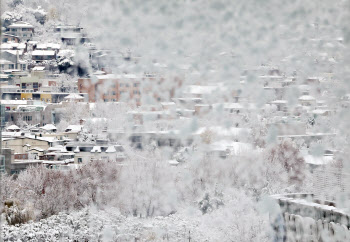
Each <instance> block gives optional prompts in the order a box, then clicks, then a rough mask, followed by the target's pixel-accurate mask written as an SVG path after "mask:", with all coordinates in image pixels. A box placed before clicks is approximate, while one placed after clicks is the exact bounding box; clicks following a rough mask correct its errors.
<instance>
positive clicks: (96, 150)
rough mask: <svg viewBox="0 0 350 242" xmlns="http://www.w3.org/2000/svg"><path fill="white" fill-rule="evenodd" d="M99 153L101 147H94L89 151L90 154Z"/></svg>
mask: <svg viewBox="0 0 350 242" xmlns="http://www.w3.org/2000/svg"><path fill="white" fill-rule="evenodd" d="M96 152H98V153H101V147H100V146H94V147H93V148H92V150H91V153H96Z"/></svg>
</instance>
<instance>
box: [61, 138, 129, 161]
mask: <svg viewBox="0 0 350 242" xmlns="http://www.w3.org/2000/svg"><path fill="white" fill-rule="evenodd" d="M66 148H67V151H68V152H70V151H73V152H74V153H75V156H74V163H75V164H87V163H89V162H91V161H95V160H105V161H122V160H124V159H125V158H126V156H125V154H124V149H123V147H122V146H121V145H113V144H106V143H105V144H98V143H86V142H84V143H83V142H72V143H68V144H67V146H66Z"/></svg>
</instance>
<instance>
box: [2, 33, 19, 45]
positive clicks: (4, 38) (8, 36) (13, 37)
mask: <svg viewBox="0 0 350 242" xmlns="http://www.w3.org/2000/svg"><path fill="white" fill-rule="evenodd" d="M7 42H13V43H18V42H20V39H19V37H18V36H16V35H12V34H7V33H3V34H2V35H1V43H7Z"/></svg>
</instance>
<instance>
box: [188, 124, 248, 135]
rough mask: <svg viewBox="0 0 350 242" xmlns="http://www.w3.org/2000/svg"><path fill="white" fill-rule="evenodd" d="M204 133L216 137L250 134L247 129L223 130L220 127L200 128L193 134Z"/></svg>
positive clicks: (232, 128) (223, 128)
mask: <svg viewBox="0 0 350 242" xmlns="http://www.w3.org/2000/svg"><path fill="white" fill-rule="evenodd" d="M206 131H210V132H213V133H214V134H216V135H218V136H238V135H241V134H248V133H249V132H250V130H249V129H247V128H235V127H230V128H225V127H221V126H212V127H209V128H207V127H201V128H199V129H198V130H197V131H196V132H195V133H194V134H195V135H201V134H203V133H205V132H206Z"/></svg>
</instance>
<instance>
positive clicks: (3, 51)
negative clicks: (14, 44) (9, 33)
mask: <svg viewBox="0 0 350 242" xmlns="http://www.w3.org/2000/svg"><path fill="white" fill-rule="evenodd" d="M23 52H24V50H22V49H20V50H1V53H9V54H11V55H15V56H17V53H18V55H23Z"/></svg>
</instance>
